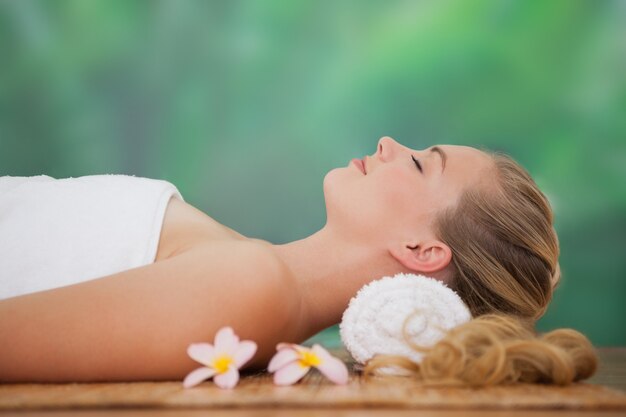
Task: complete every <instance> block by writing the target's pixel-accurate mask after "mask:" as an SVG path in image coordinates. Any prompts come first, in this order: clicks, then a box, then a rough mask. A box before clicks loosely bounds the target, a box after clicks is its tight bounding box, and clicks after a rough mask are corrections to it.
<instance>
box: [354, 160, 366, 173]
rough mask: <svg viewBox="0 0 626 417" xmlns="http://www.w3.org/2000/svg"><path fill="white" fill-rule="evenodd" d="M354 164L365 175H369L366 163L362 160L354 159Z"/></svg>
mask: <svg viewBox="0 0 626 417" xmlns="http://www.w3.org/2000/svg"><path fill="white" fill-rule="evenodd" d="M352 163H353V164H354V165H356V167H357V168H358V169H359V170H360V171H361V172H362V173H363V175H366V174H367V173H366V172H365V162H363V160H362V159H356V158H354V159H353V160H352Z"/></svg>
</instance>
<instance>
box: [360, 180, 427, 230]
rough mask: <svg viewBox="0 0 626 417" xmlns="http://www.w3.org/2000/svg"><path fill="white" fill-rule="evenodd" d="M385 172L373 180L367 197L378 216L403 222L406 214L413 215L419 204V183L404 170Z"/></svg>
mask: <svg viewBox="0 0 626 417" xmlns="http://www.w3.org/2000/svg"><path fill="white" fill-rule="evenodd" d="M386 174H388V175H384V176H383V175H381V176H379V177H378V178H376V180H375V181H373V184H372V187H370V188H369V189H368V194H369V197H370V199H371V201H372V203H373V204H374V205H375V206H376V207H377V211H378V213H379V214H380V216H384V217H386V218H388V219H389V220H390V221H392V222H393V221H397V220H400V222H402V223H404V221H405V219H406V218H407V216H414V214H415V212H416V210H417V209H418V207H419V205H420V189H419V184H418V182H417V181H415V178H409V177H408V176H407V175H406V172H393V171H392V170H390V172H386Z"/></svg>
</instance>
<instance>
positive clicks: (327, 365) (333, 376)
mask: <svg viewBox="0 0 626 417" xmlns="http://www.w3.org/2000/svg"><path fill="white" fill-rule="evenodd" d="M316 368H317V369H319V371H320V372H321V373H322V374H324V376H326V378H328V379H330V380H331V381H333V382H334V383H335V384H341V385H343V384H347V383H348V368H347V367H346V364H345V363H343V361H341V360H340V359H337V358H335V357H332V356H331V357H329V358H327V359H325V360H324V361H322V363H320V364H319V365H317V366H316Z"/></svg>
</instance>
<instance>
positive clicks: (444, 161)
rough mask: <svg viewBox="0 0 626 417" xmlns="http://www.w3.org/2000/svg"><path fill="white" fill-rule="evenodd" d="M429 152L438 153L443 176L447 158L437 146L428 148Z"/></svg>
mask: <svg viewBox="0 0 626 417" xmlns="http://www.w3.org/2000/svg"><path fill="white" fill-rule="evenodd" d="M430 151H431V152H436V153H438V154H439V156H440V157H441V173H442V174H443V170H444V169H445V168H446V159H447V158H448V156H447V155H446V153H445V152H444V151H443V149H441V148H440V147H439V146H433V147H432V148H430Z"/></svg>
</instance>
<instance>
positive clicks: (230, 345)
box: [215, 326, 239, 353]
mask: <svg viewBox="0 0 626 417" xmlns="http://www.w3.org/2000/svg"><path fill="white" fill-rule="evenodd" d="M238 343H239V336H237V335H236V334H235V331H234V330H233V328H232V327H230V326H225V327H222V328H221V329H219V330H218V331H217V334H216V335H215V350H216V351H217V352H218V353H233V352H234V351H235V349H236V348H237V344H238Z"/></svg>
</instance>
